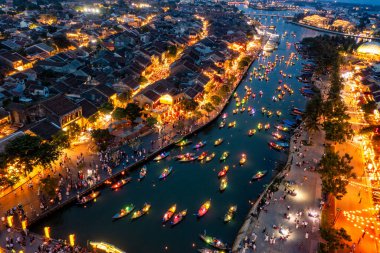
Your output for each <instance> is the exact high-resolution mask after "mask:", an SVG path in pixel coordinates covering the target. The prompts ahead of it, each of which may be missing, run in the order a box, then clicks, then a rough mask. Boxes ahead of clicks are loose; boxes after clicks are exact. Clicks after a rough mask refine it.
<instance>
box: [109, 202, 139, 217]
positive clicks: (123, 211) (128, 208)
mask: <svg viewBox="0 0 380 253" xmlns="http://www.w3.org/2000/svg"><path fill="white" fill-rule="evenodd" d="M134 209H135V205H134V204H129V205H127V206H126V207H124V208H122V209H121V210H120V211H119V212H118V213H117V214H115V215H114V216H112V219H114V220H117V219H121V218H123V217H125V216H127V215H128V214H130V213H131V212H132V211H133V210H134Z"/></svg>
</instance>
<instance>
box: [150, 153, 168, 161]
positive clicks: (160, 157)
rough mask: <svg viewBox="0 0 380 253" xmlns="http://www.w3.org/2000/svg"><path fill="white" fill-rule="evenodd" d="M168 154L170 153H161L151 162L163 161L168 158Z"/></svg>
mask: <svg viewBox="0 0 380 253" xmlns="http://www.w3.org/2000/svg"><path fill="white" fill-rule="evenodd" d="M169 154H170V152H163V153H161V154H159V155H158V156H156V157H155V158H154V159H153V160H154V161H161V160H162V159H165V158H166V157H168V156H169Z"/></svg>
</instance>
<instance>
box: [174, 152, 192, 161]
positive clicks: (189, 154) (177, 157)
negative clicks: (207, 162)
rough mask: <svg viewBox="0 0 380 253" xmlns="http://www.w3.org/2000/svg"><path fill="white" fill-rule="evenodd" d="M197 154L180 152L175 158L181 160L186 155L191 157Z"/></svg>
mask: <svg viewBox="0 0 380 253" xmlns="http://www.w3.org/2000/svg"><path fill="white" fill-rule="evenodd" d="M194 155H195V154H194V153H185V154H179V155H177V156H176V157H175V159H177V160H181V159H183V158H185V157H191V156H194Z"/></svg>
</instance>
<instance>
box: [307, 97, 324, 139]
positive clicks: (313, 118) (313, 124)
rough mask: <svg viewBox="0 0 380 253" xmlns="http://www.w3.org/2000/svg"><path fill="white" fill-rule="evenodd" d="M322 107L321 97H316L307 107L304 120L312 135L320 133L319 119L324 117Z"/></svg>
mask: <svg viewBox="0 0 380 253" xmlns="http://www.w3.org/2000/svg"><path fill="white" fill-rule="evenodd" d="M322 105H323V103H322V99H321V96H320V95H316V96H314V97H313V98H312V99H311V100H309V101H308V103H307V105H306V110H305V113H304V116H303V118H304V122H305V127H306V129H307V130H308V132H310V133H313V132H316V131H319V118H320V116H321V115H322Z"/></svg>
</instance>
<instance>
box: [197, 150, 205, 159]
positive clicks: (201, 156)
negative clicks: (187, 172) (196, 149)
mask: <svg viewBox="0 0 380 253" xmlns="http://www.w3.org/2000/svg"><path fill="white" fill-rule="evenodd" d="M206 157H207V152H206V151H205V152H202V153H201V154H200V155H199V156H198V160H199V161H201V160H203V159H205V158H206Z"/></svg>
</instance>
